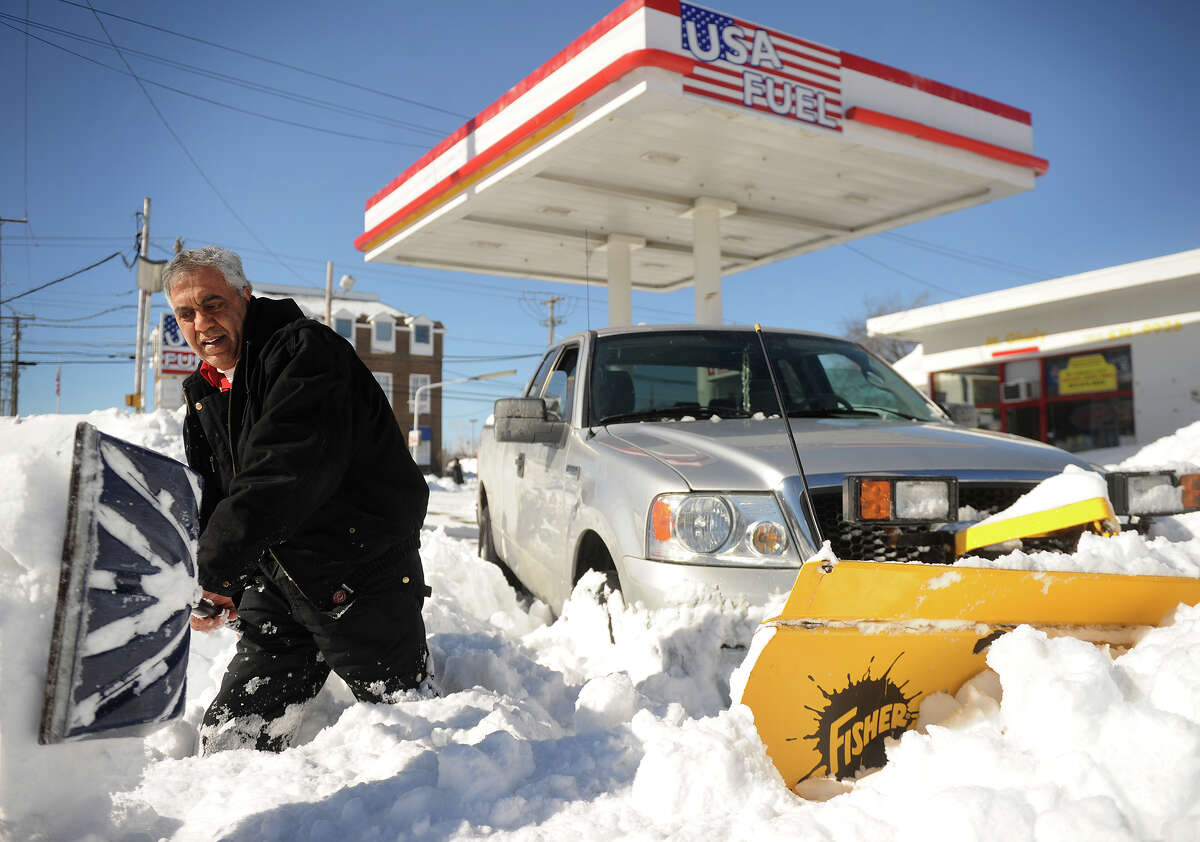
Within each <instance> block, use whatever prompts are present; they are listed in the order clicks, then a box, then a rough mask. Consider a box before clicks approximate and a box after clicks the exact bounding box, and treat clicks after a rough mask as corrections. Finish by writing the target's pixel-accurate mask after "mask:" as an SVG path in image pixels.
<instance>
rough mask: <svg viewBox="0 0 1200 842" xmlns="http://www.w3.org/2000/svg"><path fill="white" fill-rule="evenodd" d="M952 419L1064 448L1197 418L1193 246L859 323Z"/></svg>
mask: <svg viewBox="0 0 1200 842" xmlns="http://www.w3.org/2000/svg"><path fill="white" fill-rule="evenodd" d="M867 331H868V333H870V334H871V335H875V336H891V337H896V338H902V339H909V340H912V341H915V342H917V343H919V345H918V348H917V350H916V351H914V352H913V354H912V355H910V356H909V357H908V358H906V359H905V360H903V361H901V364H900V365H898V366H897V368H899V369H901V370H902V371H903V373H904V374H905V376H906V377H908V378H909V380H910V381H911V382H913V383H914V384H916V385H917V386H918V387H920V388H921V389H922V391H924V392H926V394H928V395H930V396H931V397H932V398H933V399H934V400H936V401H938V402H939V403H941V404H942V405H943V406H945V407H947V408H948V409H950V410H951V413H952V415H954V416H955V418H956V420H959V421H960V422H963V423H968V424H973V425H974V426H978V427H982V428H986V429H992V430H1001V431H1004V432H1009V433H1016V434H1017V435H1022V436H1026V437H1029V438H1033V439H1038V440H1041V441H1044V442H1048V443H1050V444H1054V445H1057V446H1059V447H1062V448H1064V449H1066V450H1071V451H1081V450H1095V449H1100V448H1108V447H1119V446H1128V445H1137V444H1145V443H1149V442H1151V441H1154V440H1155V439H1158V438H1161V437H1162V436H1165V435H1168V434H1170V433H1172V432H1174V431H1175V430H1177V429H1179V428H1180V427H1184V426H1186V425H1188V424H1190V423H1192V422H1194V421H1197V420H1200V249H1193V250H1191V251H1185V252H1179V253H1178V254H1170V255H1166V256H1164V257H1157V258H1153V259H1150V260H1142V261H1138V262H1135V263H1127V264H1124V265H1121V266H1112V267H1109V268H1106V269H1099V270H1096V271H1093V272H1084V273H1082V274H1078V275H1071V276H1068V277H1064V278H1055V279H1053V280H1048V281H1041V282H1039V283H1033V284H1027V285H1024V286H1019V287H1013V288H1010V289H1004V290H998V291H996V292H991V293H986V294H984V295H975V296H971V297H969V298H960V299H957V300H954V301H947V302H943V303H941V304H934V305H931V306H928V307H921V308H917V309H913V310H907V311H904V312H899V313H891V314H888V315H886V316H879V317H877V318H873V319H869V320H868V321H867Z"/></svg>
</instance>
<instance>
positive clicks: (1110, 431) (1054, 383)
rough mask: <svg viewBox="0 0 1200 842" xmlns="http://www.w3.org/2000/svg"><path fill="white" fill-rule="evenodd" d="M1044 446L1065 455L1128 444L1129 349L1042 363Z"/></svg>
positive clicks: (1130, 407)
mask: <svg viewBox="0 0 1200 842" xmlns="http://www.w3.org/2000/svg"><path fill="white" fill-rule="evenodd" d="M1045 365H1046V391H1047V394H1048V395H1049V396H1050V397H1051V398H1053V400H1051V401H1050V402H1049V403H1048V406H1047V416H1046V433H1047V436H1046V441H1048V442H1050V443H1051V444H1054V445H1058V446H1059V447H1061V448H1064V449H1065V450H1094V449H1097V448H1102V447H1118V446H1121V445H1126V444H1132V443H1133V442H1134V440H1135V438H1134V428H1133V355H1132V353H1131V352H1130V349H1129V348H1128V347H1124V348H1108V349H1105V350H1103V351H1095V352H1089V353H1086V354H1064V355H1062V356H1058V357H1047V358H1046V360H1045Z"/></svg>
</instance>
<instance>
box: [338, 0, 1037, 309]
mask: <svg viewBox="0 0 1200 842" xmlns="http://www.w3.org/2000/svg"><path fill="white" fill-rule="evenodd" d="M710 32H711V33H712V35H716V36H717V37H716V38H715V39H713V38H711V36H710V35H709V34H708V33H710ZM779 111H786V112H787V113H784V114H780V113H778V112H779ZM1032 146H1033V132H1032V125H1031V120H1030V117H1029V115H1028V113H1026V112H1023V111H1021V110H1019V109H1016V108H1013V107H1011V106H1007V105H1004V104H1003V103H998V102H995V101H992V100H988V99H986V98H983V97H979V96H976V95H973V94H969V93H967V92H965V91H960V90H957V89H954V88H950V87H948V86H946V85H942V84H940V83H936V82H932V81H930V80H926V79H921V78H919V77H915V76H912V75H911V74H907V73H905V72H903V71H899V70H896V69H895V68H890V67H886V66H884V65H880V64H877V63H875V62H871V61H869V60H867V59H863V58H861V57H858V56H854V55H852V54H849V53H845V52H842V51H839V50H836V49H833V48H829V47H823V46H821V45H817V44H813V43H812V42H808V41H805V40H803V39H800V38H796V37H793V36H789V35H786V34H784V33H780V32H777V31H775V30H770V29H765V28H763V27H759V26H757V25H755V24H751V23H748V22H746V21H740V20H736V19H734V18H731V17H728V16H723V15H720V14H719V13H714V12H711V11H709V10H707V9H703V8H701V7H696V6H690V5H689V4H687V3H680V2H678V0H675V2H674V3H672V2H669V0H630V1H629V2H626V3H624V4H623V5H622V6H620V7H618V8H617V9H616V10H615V11H614V12H612V13H611V14H610V15H608V16H607V17H606V18H605V19H604V20H602V21H601V22H600V23H598V24H597V25H596V26H594V27H592V29H590V30H589V31H588V32H587V33H585V34H584V35H583V36H581V37H580V38H579V39H577V40H576V41H575V42H574V43H572V44H571V45H570V46H569V47H567V48H566V49H565V50H564V51H563V52H562V53H560V54H559V55H558V56H556V57H555V58H554V59H552V60H551V61H550V62H548V63H547V64H546V65H544V66H543V67H542V68H540V69H539V70H538V71H536V72H535V73H534V74H532V75H531V76H530V77H528V78H527V79H526V80H524V81H523V82H522V83H521V84H519V85H517V86H516V87H515V88H513V89H512V90H511V91H510V92H509V93H508V94H507V95H505V96H504V97H502V98H501V99H500V100H499V101H497V102H496V103H495V104H493V105H492V106H491V107H489V108H488V109H486V110H485V111H484V112H483V113H481V114H480V115H479V116H478V117H476V118H474V119H473V120H472V121H470V122H469V123H468V124H466V125H465V126H464V127H463V128H461V129H460V130H459V131H458V132H456V133H454V134H452V135H451V136H450V137H448V138H446V139H445V140H444V141H443V142H442V143H440V144H439V145H438V146H436V147H435V148H434V149H432V150H431V151H430V152H429V153H427V154H426V155H425V156H424V157H422V158H421V159H420V160H419V161H417V162H416V163H415V164H413V166H411V167H409V168H408V169H407V170H406V171H405V172H404V173H402V174H401V175H400V176H399V177H398V178H397V179H395V180H394V181H393V182H392V183H391V184H389V185H388V186H387V187H386V188H384V189H383V190H382V191H380V192H379V193H377V194H376V195H375V196H374V197H372V199H371V200H370V201H369V202H368V205H367V210H366V214H365V225H364V233H363V234H362V235H361V236H360V237H358V238H357V239H356V241H355V244H356V246H358V247H359V248H360V249H361V250H363V251H364V252H365V254H366V260H368V261H375V262H385V263H397V264H406V265H414V266H424V267H435V268H441V269H451V270H458V271H469V272H482V273H490V274H500V275H512V276H519V277H524V278H538V279H544V280H551V281H564V282H570V283H586V282H595V281H597V280H599V281H603V280H604V279H605V277H606V274H607V265H606V254H605V251H604V249H602V248H599V247H600V246H602V245H603V244H604V243H605V241H606V238H607V237H608V236H609V235H611V234H623V235H632V236H635V237H640V238H644V239H645V246H644V247H642V248H639V249H637V250H636V251H635V252H634V254H633V256H632V267H631V269H632V286H633V288H634V289H638V290H653V291H670V290H675V289H678V288H680V287H683V286H687V285H689V284H690V283H692V281H693V272H694V263H693V236H694V233H693V232H694V229H693V222H692V219H691V218H690V211H691V209H692V207H693V204H694V202H695V201H696V200H697V199H698V198H700V197H710V198H716V199H720V200H723V201H725V202H733V203H735V204H736V212H735V213H733V214H732V215H729V216H725V217H724V218H722V219H721V222H720V249H721V263H722V273H723V274H731V273H736V272H741V271H744V270H746V269H750V268H753V267H755V266H761V265H764V264H767V263H771V262H774V261H776V260H781V259H784V258H787V257H792V256H794V255H798V254H803V253H805V252H809V251H813V250H816V249H820V248H825V247H827V246H831V245H836V244H838V243H843V242H847V241H849V240H853V239H856V238H859V237H863V236H866V235H869V234H872V233H876V232H879V231H885V230H888V229H890V228H894V227H896V226H899V225H904V224H907V223H910V222H915V221H918V220H921V219H927V218H930V217H933V216H937V215H940V214H943V213H948V212H950V211H954V210H960V209H963V208H967V207H971V206H973V205H978V204H982V203H984V202H988V201H992V200H995V199H998V198H1002V197H1004V196H1009V195H1013V194H1015V193H1019V192H1022V191H1025V190H1029V189H1031V188H1032V187H1033V185H1034V180H1035V176H1036V175H1040V174H1041V173H1042V172H1044V171H1045V170H1046V167H1047V163H1046V162H1045V161H1044V160H1042V159H1040V158H1036V157H1035V156H1033V154H1032Z"/></svg>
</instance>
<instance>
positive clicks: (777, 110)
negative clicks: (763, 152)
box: [679, 3, 842, 131]
mask: <svg viewBox="0 0 1200 842" xmlns="http://www.w3.org/2000/svg"><path fill="white" fill-rule="evenodd" d="M679 20H680V27H681V30H682V31H681V33H680V34H681V38H682V42H683V49H684V50H685V51H686V52H687V53H689V54H690V55H691V56H693V57H694V58H696V59H699V61H697V62H696V64H695V65H694V66H693V68H692V71H691V72H690V73H687V74H685V79H684V83H683V90H684V93H690V94H699V95H700V96H707V97H712V98H713V99H719V100H723V101H725V102H730V103H734V104H737V105H741V106H744V107H745V108H753V109H755V110H757V111H764V112H767V113H771V114H778V115H779V116H781V117H792V118H794V119H797V120H801V121H803V122H805V123H811V124H813V125H815V126H821V127H823V128H826V129H833V130H834V131H841V123H840V122H839V121H840V119H841V116H842V75H841V74H842V60H841V53H840V52H839V51H838V50H835V49H832V48H830V47H823V46H821V45H819V44H815V43H813V42H811V41H805V40H803V39H800V38H796V37H794V36H791V35H784V34H783V33H781V32H777V31H775V30H773V29H764V28H761V27H758V26H756V25H755V24H752V23H748V22H746V21H743V20H739V19H737V18H733V17H730V16H729V15H725V14H722V13H720V12H714V11H712V10H710V9H706V8H704V7H703V6H693V5H692V4H690V3H680V15H679Z"/></svg>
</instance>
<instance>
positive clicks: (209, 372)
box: [200, 362, 233, 392]
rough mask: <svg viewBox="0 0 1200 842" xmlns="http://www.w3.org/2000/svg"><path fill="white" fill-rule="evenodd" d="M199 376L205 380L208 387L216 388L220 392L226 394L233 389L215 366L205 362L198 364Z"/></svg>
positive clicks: (227, 379)
mask: <svg viewBox="0 0 1200 842" xmlns="http://www.w3.org/2000/svg"><path fill="white" fill-rule="evenodd" d="M200 376H201V377H203V378H204V379H205V380H207V381H208V383H209V385H210V386H216V387H217V388H218V389H220V390H221V391H222V392H228V391H229V390H230V389H232V388H233V384H232V383H230V382H229V378H228V377H226V376H225V375H224V374H222V373H221V372H220V371H218V370H217V367H216V366H214V365H210V364H208V363H206V362H202V363H200Z"/></svg>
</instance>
